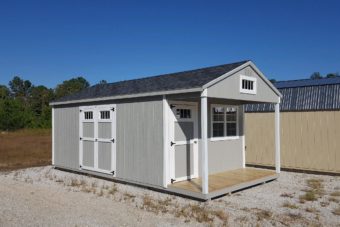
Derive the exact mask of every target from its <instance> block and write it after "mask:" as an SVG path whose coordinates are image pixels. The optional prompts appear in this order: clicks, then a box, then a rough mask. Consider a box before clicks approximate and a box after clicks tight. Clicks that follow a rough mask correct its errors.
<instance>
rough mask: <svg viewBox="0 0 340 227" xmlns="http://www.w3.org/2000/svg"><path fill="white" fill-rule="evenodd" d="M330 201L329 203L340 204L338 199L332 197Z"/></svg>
mask: <svg viewBox="0 0 340 227" xmlns="http://www.w3.org/2000/svg"><path fill="white" fill-rule="evenodd" d="M328 201H329V202H334V203H339V201H340V200H339V199H338V198H336V197H333V196H332V197H329V198H328Z"/></svg>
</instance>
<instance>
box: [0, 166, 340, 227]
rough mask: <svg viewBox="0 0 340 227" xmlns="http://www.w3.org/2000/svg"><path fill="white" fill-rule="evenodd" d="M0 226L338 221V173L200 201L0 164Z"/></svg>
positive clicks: (287, 176)
mask: <svg viewBox="0 0 340 227" xmlns="http://www.w3.org/2000/svg"><path fill="white" fill-rule="evenodd" d="M0 204H1V206H0V226H19V225H20V226H23V225H25V226H198V225H205V226H223V225H224V226H287V225H289V226H290V225H294V226H314V225H315V226H320V225H322V226H340V177H334V176H321V175H311V174H301V173H288V172H282V174H281V176H280V178H279V179H278V180H276V181H273V182H270V183H267V184H263V185H259V186H256V187H253V188H249V189H247V190H243V191H240V192H237V193H234V194H231V195H228V196H224V197H222V198H219V199H215V200H212V201H209V202H205V203H201V202H197V201H193V200H190V199H185V198H181V197H177V196H173V195H168V194H164V193H158V192H154V191H151V190H147V189H143V188H139V187H135V186H130V185H124V184H119V183H113V182H111V181H107V180H101V179H98V178H93V177H88V176H83V175H78V174H72V173H68V172H64V171H60V170H55V169H53V168H52V167H50V166H47V167H37V168H29V169H24V170H18V171H12V172H0Z"/></svg>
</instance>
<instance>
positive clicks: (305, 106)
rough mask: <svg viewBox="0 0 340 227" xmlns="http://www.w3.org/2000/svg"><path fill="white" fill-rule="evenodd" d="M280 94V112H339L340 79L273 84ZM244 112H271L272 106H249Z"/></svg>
mask: <svg viewBox="0 0 340 227" xmlns="http://www.w3.org/2000/svg"><path fill="white" fill-rule="evenodd" d="M274 85H275V86H276V87H277V88H278V90H279V91H280V92H281V94H282V96H283V97H282V100H281V104H280V110H281V111H313V110H340V77H336V78H324V79H317V80H313V79H306V80H293V81H282V82H277V83H275V84H274ZM245 111H246V112H271V111H274V105H273V104H249V105H246V106H245Z"/></svg>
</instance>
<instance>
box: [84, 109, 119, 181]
mask: <svg viewBox="0 0 340 227" xmlns="http://www.w3.org/2000/svg"><path fill="white" fill-rule="evenodd" d="M79 134H80V142H79V162H80V167H81V168H83V169H87V170H92V171H97V172H103V173H109V174H113V175H115V170H116V141H115V140H116V111H115V105H100V106H85V107H80V127H79Z"/></svg>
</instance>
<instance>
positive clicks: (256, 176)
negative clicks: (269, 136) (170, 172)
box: [168, 168, 277, 197]
mask: <svg viewBox="0 0 340 227" xmlns="http://www.w3.org/2000/svg"><path fill="white" fill-rule="evenodd" d="M275 178H277V174H276V173H275V171H272V170H264V169H257V168H242V169H236V170H231V171H226V172H221V173H216V174H211V175H209V194H211V193H214V192H216V191H221V192H222V191H224V192H228V188H230V190H229V191H235V190H239V189H242V188H246V187H249V186H252V185H256V184H259V183H262V182H266V181H268V180H272V179H275ZM201 182H202V181H201V178H196V179H193V180H187V181H181V182H177V183H173V184H170V185H168V187H169V188H171V189H174V190H176V189H179V190H180V191H183V190H185V191H190V192H193V193H194V194H197V193H201V191H202V187H201ZM226 189H227V190H226ZM233 189H234V190H233ZM221 194H222V193H221ZM208 197H212V196H208Z"/></svg>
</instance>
